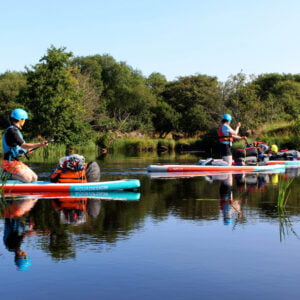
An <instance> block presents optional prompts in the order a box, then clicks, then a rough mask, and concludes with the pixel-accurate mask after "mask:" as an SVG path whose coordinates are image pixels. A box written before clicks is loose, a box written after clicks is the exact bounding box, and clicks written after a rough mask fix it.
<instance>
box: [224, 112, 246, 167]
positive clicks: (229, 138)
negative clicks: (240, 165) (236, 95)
mask: <svg viewBox="0 0 300 300" xmlns="http://www.w3.org/2000/svg"><path fill="white" fill-rule="evenodd" d="M231 121H232V117H231V115H230V114H225V115H223V116H222V125H221V126H220V127H219V129H218V136H219V141H220V153H221V158H222V159H223V160H225V161H226V162H227V163H228V165H229V166H231V165H232V152H231V146H232V142H233V140H234V139H236V140H245V139H246V137H244V136H243V137H241V136H239V135H238V134H239V130H240V127H241V123H240V122H238V123H237V126H236V129H235V130H234V129H232V128H231V127H230V123H231Z"/></svg>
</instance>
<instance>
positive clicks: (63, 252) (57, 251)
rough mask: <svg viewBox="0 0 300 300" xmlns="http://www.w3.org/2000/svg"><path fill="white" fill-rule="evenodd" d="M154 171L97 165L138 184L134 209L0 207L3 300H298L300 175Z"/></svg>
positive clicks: (107, 176) (8, 203)
mask: <svg viewBox="0 0 300 300" xmlns="http://www.w3.org/2000/svg"><path fill="white" fill-rule="evenodd" d="M188 160H190V162H191V161H197V158H196V157H189V159H188V158H187V161H188ZM159 161H161V160H160V159H159V158H157V159H156V160H154V161H150V162H149V161H148V160H145V159H143V158H142V157H139V158H137V157H131V158H126V159H116V158H113V157H112V158H106V159H104V160H98V163H99V164H100V166H101V171H102V175H101V180H103V181H105V180H116V179H122V178H138V179H140V180H141V188H140V189H139V190H138V191H135V193H140V196H139V197H137V199H135V200H133V199H131V200H130V199H128V200H126V201H120V200H100V199H87V198H79V199H78V198H75V199H71V200H70V199H64V198H56V199H44V198H30V197H27V198H25V199H23V200H11V199H5V201H2V202H1V220H0V231H1V233H0V234H1V235H2V241H1V244H0V266H1V272H0V274H1V275H0V276H1V277H0V279H1V284H2V287H3V288H2V289H1V299H52V298H57V299H101V298H102V299H200V298H201V299H231V300H232V299H299V295H300V285H299V275H300V274H299V273H300V263H299V262H300V250H299V248H300V247H299V246H300V240H299V235H300V196H299V182H300V178H299V177H298V176H299V175H298V174H299V171H298V169H290V170H288V171H287V172H285V173H283V174H278V173H268V174H256V173H255V174H222V175H216V174H206V176H199V174H197V176H196V175H195V174H193V176H192V175H191V176H186V174H169V175H168V176H166V174H148V173H147V172H146V166H147V165H148V164H150V163H154V162H159ZM164 162H165V163H166V161H164ZM170 162H172V163H174V160H173V161H170ZM31 166H32V167H33V168H35V170H36V172H37V173H39V175H40V177H41V178H42V179H47V178H48V177H49V175H50V170H51V169H52V168H53V167H54V166H55V164H53V163H49V162H48V163H35V164H33V163H32V164H31ZM289 180H292V183H291V188H290V190H291V193H290V195H289V198H288V200H287V203H286V205H285V206H284V207H281V208H280V207H278V205H277V201H278V193H279V189H280V186H284V183H285V182H289ZM282 183H283V184H282ZM18 251H23V253H25V254H26V255H27V257H26V258H25V259H24V260H22V261H20V259H19V261H18V259H16V257H17V256H18V255H17V253H19V252H18Z"/></svg>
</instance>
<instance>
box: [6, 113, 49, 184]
mask: <svg viewBox="0 0 300 300" xmlns="http://www.w3.org/2000/svg"><path fill="white" fill-rule="evenodd" d="M9 119H10V123H11V125H10V126H9V127H8V128H7V129H6V130H5V132H4V134H3V136H2V148H3V152H4V159H3V161H2V168H3V170H4V171H6V172H7V173H9V174H11V175H12V178H13V179H17V180H20V181H22V182H35V181H37V179H38V176H37V174H36V173H35V172H33V171H32V170H31V169H30V168H29V167H28V166H27V165H25V164H24V163H23V162H22V161H21V160H20V157H21V156H22V155H24V154H26V153H27V152H30V150H31V149H33V148H39V147H46V146H47V145H48V142H47V141H44V142H41V143H26V142H25V140H24V139H23V136H22V133H21V129H22V127H23V126H24V123H25V120H27V119H28V113H27V112H26V111H25V110H24V109H22V108H16V109H14V110H13V111H12V112H11V114H10V117H9Z"/></svg>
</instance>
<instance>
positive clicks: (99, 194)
mask: <svg viewBox="0 0 300 300" xmlns="http://www.w3.org/2000/svg"><path fill="white" fill-rule="evenodd" d="M3 197H4V198H13V199H14V200H23V199H32V198H34V199H42V198H43V199H57V198H64V199H70V200H71V201H72V199H75V198H76V199H78V198H89V199H91V198H93V199H99V200H121V201H138V200H140V197H141V194H140V193H138V192H131V191H107V192H103V191H86V192H11V193H5V194H4V195H3Z"/></svg>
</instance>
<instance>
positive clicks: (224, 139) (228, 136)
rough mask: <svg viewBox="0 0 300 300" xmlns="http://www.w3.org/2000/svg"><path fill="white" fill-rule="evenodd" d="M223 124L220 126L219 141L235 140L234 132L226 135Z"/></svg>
mask: <svg viewBox="0 0 300 300" xmlns="http://www.w3.org/2000/svg"><path fill="white" fill-rule="evenodd" d="M222 126H223V125H222ZM222 126H220V127H219V129H218V136H219V141H220V142H225V141H229V142H233V137H232V133H229V135H224V133H223V131H222Z"/></svg>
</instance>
